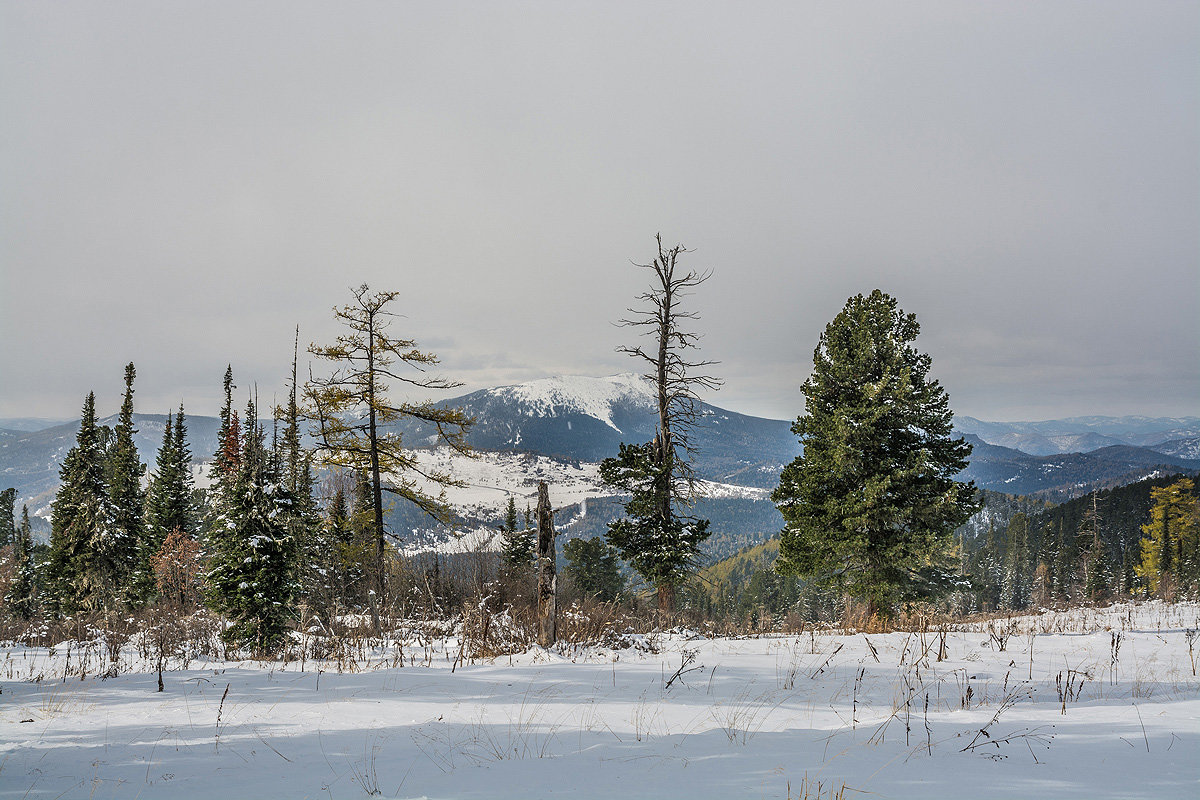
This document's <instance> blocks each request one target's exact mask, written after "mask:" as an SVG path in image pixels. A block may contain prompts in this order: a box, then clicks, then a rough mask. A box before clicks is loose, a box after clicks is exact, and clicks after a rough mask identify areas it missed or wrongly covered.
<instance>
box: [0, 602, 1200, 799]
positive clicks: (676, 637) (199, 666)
mask: <svg viewBox="0 0 1200 800" xmlns="http://www.w3.org/2000/svg"><path fill="white" fill-rule="evenodd" d="M993 624H994V625H996V626H998V627H997V628H995V630H997V631H1000V632H1003V631H1005V630H1008V629H1009V626H1011V628H1012V634H1011V636H1010V637H1009V638H1008V639H1007V641H1006V643H1005V644H1006V648H1005V649H1004V650H1001V649H1000V648H999V645H998V643H997V641H996V639H995V638H994V637H992V636H991V635H989V632H988V630H987V628H986V626H985V624H984V623H973V624H971V625H969V626H959V627H958V628H957V629H956V630H953V631H950V632H948V633H947V637H946V645H947V650H948V657H947V658H946V659H945V660H943V661H937V660H936V650H937V638H938V637H937V633H936V631H935V632H933V633H929V634H926V635H925V636H921V635H920V634H916V633H890V634H870V635H864V634H862V633H846V632H832V631H813V632H811V633H805V634H803V635H800V636H795V635H791V636H763V637H760V638H741V639H724V638H714V639H708V638H704V637H701V636H698V635H696V634H693V633H690V632H686V631H684V632H675V633H670V634H663V633H646V634H642V635H639V636H628V637H626V638H625V640H624V642H622V643H621V648H620V649H609V648H600V647H587V648H585V647H570V646H564V647H562V648H560V649H558V650H553V651H546V650H542V649H540V648H534V649H532V650H529V651H527V652H524V653H520V654H516V655H513V656H511V657H510V656H503V657H500V658H496V659H494V660H482V661H478V662H474V663H466V664H462V663H457V664H456V663H455V661H457V653H458V642H457V639H456V638H455V637H454V635H453V634H452V633H448V634H446V635H444V636H441V637H434V638H433V640H432V643H427V644H424V645H423V644H421V643H418V641H417V640H416V639H414V640H413V641H410V642H409V643H408V644H407V645H406V646H405V647H404V648H403V650H401V651H397V650H396V649H395V648H394V647H393V648H376V649H374V650H367V651H366V652H364V653H363V654H361V655H360V656H359V657H358V658H356V659H351V660H343V661H342V662H340V663H339V662H314V661H311V660H310V661H307V662H306V663H304V664H301V663H298V662H295V661H293V662H291V663H288V664H283V663H278V662H276V663H259V662H250V661H244V662H218V661H210V662H205V661H198V660H193V661H191V663H189V664H188V665H187V666H186V668H182V667H183V665H181V664H176V665H174V666H175V667H178V668H177V669H176V670H175V671H172V672H168V673H167V674H166V675H165V676H164V680H165V683H166V691H165V692H164V693H162V694H159V693H157V692H156V691H155V687H156V676H155V675H154V673H153V672H152V669H151V665H150V664H149V663H144V662H142V661H140V660H139V659H138V658H137V656H136V655H135V653H134V651H133V649H132V648H127V649H126V650H125V651H124V652H123V653H122V655H121V660H120V663H119V664H118V670H117V671H118V672H119V673H120V674H115V675H110V677H108V678H107V679H105V678H101V677H93V676H91V675H90V674H89V677H86V678H84V679H83V680H80V679H79V678H78V677H77V676H76V675H75V674H74V673H73V676H72V677H71V678H70V679H69V680H65V681H64V680H63V679H62V677H61V676H62V673H63V671H64V667H65V660H66V659H67V658H74V659H75V660H74V661H73V662H72V663H73V664H78V663H79V658H80V652H79V650H78V649H76V650H75V651H74V652H73V653H72V654H71V655H70V656H68V651H67V648H66V645H65V644H64V645H60V646H59V647H57V648H55V650H54V651H53V652H51V651H49V650H47V649H44V648H26V647H21V646H8V647H5V648H0V689H2V691H3V704H0V797H29V798H54V797H95V798H111V797H141V798H147V799H151V798H171V800H188V798H207V797H213V796H217V795H220V796H227V797H255V798H264V799H267V798H317V797H324V798H355V797H365V796H368V794H370V793H374V792H376V791H378V792H379V794H380V796H383V797H393V798H418V797H425V798H543V797H572V798H611V797H627V798H670V797H688V798H715V797H728V798H743V797H755V798H783V797H788V796H791V797H801V796H804V795H803V794H802V791H801V785H802V782H803V781H804V780H805V779H807V780H808V781H809V782H810V783H809V791H810V794H809V795H808V796H809V797H815V796H816V792H815V788H816V786H815V784H816V783H817V782H820V783H821V784H822V785H823V787H825V792H826V793H825V794H822V795H821V797H823V798H824V797H829V796H831V795H830V794H829V792H830V790H837V789H840V788H841V787H842V786H843V784H844V785H845V786H846V788H847V791H846V796H847V797H856V796H860V795H859V794H858V793H864V794H863V795H862V796H872V797H880V798H932V799H934V800H936V799H937V798H957V797H967V796H970V797H988V798H1006V797H1011V798H1028V797H1056V798H1116V797H1121V798H1138V797H1146V798H1150V797H1153V798H1184V797H1188V798H1190V797H1195V796H1197V790H1198V788H1200V761H1198V759H1197V754H1198V752H1200V683H1198V680H1197V678H1196V677H1195V675H1194V670H1193V666H1192V663H1191V661H1190V658H1189V646H1188V645H1189V642H1188V633H1187V632H1186V631H1187V630H1188V629H1192V630H1194V629H1195V628H1196V627H1198V626H1200V606H1197V605H1196V604H1182V605H1163V604H1158V603H1147V604H1141V605H1125V606H1118V607H1114V608H1112V609H1107V610H1077V611H1074V612H1070V613H1049V614H1044V615H1041V616H1036V617H1026V618H1018V619H1014V620H1007V619H1002V620H997V621H996V622H995V623H993ZM1117 634H1120V636H1121V639H1120V640H1119V648H1118V649H1117V651H1116V652H1117V657H1116V658H1115V659H1114V658H1113V657H1112V656H1113V649H1114V637H1115V636H1116V635H1117ZM423 641H426V642H429V640H428V639H425V640H423ZM102 652H103V650H102V648H97V649H96V650H95V656H94V658H95V659H96V660H97V661H99V659H101V658H103V656H102ZM1193 654H1194V653H1193ZM876 658H877V659H878V660H876ZM400 663H403V664H404V665H405V666H403V667H400V666H398V665H399V664H400ZM102 666H103V665H102V664H100V663H96V664H95V665H94V668H93V670H92V672H95V671H99V670H100V669H101V668H102ZM681 666H684V667H686V668H688V669H691V671H689V672H686V673H684V674H683V675H682V676H681V677H680V678H679V679H678V680H676V681H675V682H674V683H672V684H671V685H670V686H669V687H668V686H667V683H668V681H669V679H670V677H671V676H672V675H673V674H674V673H675V672H676V670H678V669H679V668H680V667H681ZM339 670H340V671H339ZM1066 681H1070V682H1071V690H1072V693H1073V694H1074V690H1075V689H1078V696H1077V697H1073V699H1068V700H1067V701H1066V703H1065V713H1064V703H1063V702H1062V701H1061V700H1060V692H1059V689H1060V688H1061V687H1063V686H1064V683H1065V682H1066ZM1080 682H1082V686H1080ZM968 687H969V689H970V692H969V695H970V700H969V701H966V700H965V699H964V698H965V697H966V696H967V695H968V691H967V690H968ZM926 697H928V711H926V705H925V704H926ZM1006 698H1007V699H1006ZM993 720H994V721H993ZM989 723H990V724H989ZM981 729H984V730H986V731H987V733H986V734H979V731H980V730H981ZM973 740H974V741H976V742H983V745H982V746H978V747H976V748H974V749H966V748H968V746H969V745H970V743H971V742H972V741H973Z"/></svg>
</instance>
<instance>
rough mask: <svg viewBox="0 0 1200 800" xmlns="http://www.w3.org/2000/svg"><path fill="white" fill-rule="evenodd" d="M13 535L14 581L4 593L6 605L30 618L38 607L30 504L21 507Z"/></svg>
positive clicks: (19, 615)
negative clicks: (19, 521) (19, 517)
mask: <svg viewBox="0 0 1200 800" xmlns="http://www.w3.org/2000/svg"><path fill="white" fill-rule="evenodd" d="M15 531H16V532H15V535H14V537H13V542H12V547H13V560H14V562H15V565H14V567H15V568H14V574H13V582H12V583H11V584H10V585H9V587H8V591H7V592H6V593H5V595H4V605H5V607H7V608H8V609H9V610H11V611H12V613H13V614H15V615H16V616H17V617H19V618H20V619H25V620H28V619H29V618H31V617H32V616H33V612H34V609H35V608H36V607H37V586H38V576H37V564H36V562H35V561H34V559H33V526H32V525H30V523H29V506H22V507H21V524H20V525H19V526H17V527H16V529H15Z"/></svg>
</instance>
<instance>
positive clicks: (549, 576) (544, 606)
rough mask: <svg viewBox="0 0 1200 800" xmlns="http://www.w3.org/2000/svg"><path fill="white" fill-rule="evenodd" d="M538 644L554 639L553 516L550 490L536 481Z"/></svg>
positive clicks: (555, 608)
mask: <svg viewBox="0 0 1200 800" xmlns="http://www.w3.org/2000/svg"><path fill="white" fill-rule="evenodd" d="M537 526H538V561H537V563H538V590H537V600H538V644H540V645H541V646H542V647H550V646H551V645H553V644H554V642H555V641H556V640H557V638H558V609H557V604H556V598H555V591H556V588H557V587H556V584H557V575H556V569H555V564H554V515H553V512H551V510H550V490H549V489H548V488H547V486H546V482H545V481H538V505H537Z"/></svg>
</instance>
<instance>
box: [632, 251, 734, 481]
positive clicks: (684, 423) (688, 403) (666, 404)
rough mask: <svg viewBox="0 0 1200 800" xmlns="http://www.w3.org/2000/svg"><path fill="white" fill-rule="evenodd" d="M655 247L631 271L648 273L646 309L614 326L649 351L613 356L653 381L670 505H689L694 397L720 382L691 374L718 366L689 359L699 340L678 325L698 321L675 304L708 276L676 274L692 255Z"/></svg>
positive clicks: (696, 404)
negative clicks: (634, 335) (642, 339)
mask: <svg viewBox="0 0 1200 800" xmlns="http://www.w3.org/2000/svg"><path fill="white" fill-rule="evenodd" d="M654 241H655V243H656V244H657V246H658V257H657V258H655V259H654V261H653V262H651V263H649V264H638V265H636V266H638V267H639V268H641V269H645V270H650V271H651V272H652V273H653V277H652V278H651V288H650V290H649V291H647V292H644V293H642V294H640V295H638V298H637V299H638V300H640V301H641V302H643V303H645V304H646V305H647V306H648V308H644V309H636V308H630V309H627V310H628V312H629V314H630V316H629V317H627V318H625V319H622V320H620V321H619V322H618V323H617V324H618V325H621V326H623V327H631V328H637V329H640V332H641V333H642V334H643V335H644V336H647V337H649V338H650V339H651V340H652V342H653V346H652V347H651V348H650V349H649V350H647V349H646V348H644V347H641V346H637V345H635V346H632V347H631V346H625V345H622V346H621V347H618V348H617V352H619V353H625V354H626V355H630V356H633V357H634V358H638V359H640V360H642V361H644V362H646V365H647V367H648V370H647V372H646V375H645V377H646V378H647V380H650V381H653V383H654V386H655V389H656V391H657V394H658V397H657V400H658V436H657V438H658V440H659V447H660V449H661V451H662V453H663V457H664V458H666V457H670V458H671V460H672V463H673V466H674V469H673V471H672V473H673V474H672V477H671V487H672V492H671V494H672V497H671V499H673V500H674V499H686V500H687V501H688V503H689V504H690V502H691V501H692V500H693V499H694V498H695V493H696V472H695V469H694V468H693V466H692V460H693V458H694V457H695V454H696V453H695V448H694V447H693V445H692V439H691V433H692V430H693V429H694V428H695V426H696V423H697V421H698V420H699V419H700V396H699V394H698V391H699V390H702V389H706V390H708V391H716V390H718V389H720V388H721V386H722V384H723V383H724V381H722V380H721V379H720V378H717V377H715V376H713V375H709V374H706V373H703V372H701V373H699V374H696V373H694V372H693V371H694V370H704V369H707V368H708V367H711V366H713V365H715V364H717V363H719V362H717V361H707V360H704V359H699V360H689V359H688V354H689V353H690V352H692V351H697V350H698V348H699V344H700V334H697V333H692V332H691V331H687V330H684V329H683V327H682V324H684V323H687V322H691V321H694V320H698V319H699V318H700V315H699V314H698V313H697V312H695V311H684V310H683V309H682V308H681V307H680V302H681V301H682V300H683V298H685V297H688V296H689V295H691V293H692V292H691V290H692V289H694V288H696V287H697V286H699V285H700V284H702V283H704V282H705V281H706V280H708V279H709V278H710V277H712V271H711V270H709V271H706V272H696V271H695V270H681V269H680V268H679V266H678V262H679V257H680V256H681V255H683V254H684V253H689V252H691V251H690V250H688V249H687V248H686V247H684V246H683V245H681V244H677V245H675V246H674V247H670V248H665V249H664V247H663V241H662V234H661V233H657V234H655V235H654Z"/></svg>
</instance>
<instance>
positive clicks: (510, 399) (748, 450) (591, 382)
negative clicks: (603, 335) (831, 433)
mask: <svg viewBox="0 0 1200 800" xmlns="http://www.w3.org/2000/svg"><path fill="white" fill-rule="evenodd" d="M441 405H444V406H446V407H455V408H460V409H462V410H463V411H465V412H466V413H467V414H468V415H470V416H472V417H474V418H475V424H474V426H472V428H471V431H470V433H469V434H468V441H469V442H470V443H471V446H472V447H475V448H476V449H479V450H485V451H514V452H527V453H539V454H541V455H546V456H550V457H552V458H556V459H560V460H564V461H592V462H598V461H600V460H601V459H604V458H608V457H609V456H612V455H614V454H615V453H616V452H617V447H618V445H620V444H621V443H625V444H633V443H641V442H648V441H650V440H651V439H652V438H653V437H654V431H655V428H656V425H657V422H658V417H657V414H656V411H655V409H656V403H655V397H654V393H653V390H652V387H651V384H650V383H649V382H647V381H646V380H645V379H644V378H642V377H641V376H638V375H632V374H623V375H612V376H609V377H606V378H590V377H580V376H558V377H554V378H545V379H541V380H536V381H530V382H528V383H521V384H516V385H513V386H499V387H495V388H492V389H483V390H480V391H478V392H472V393H471V394H467V395H463V396H462V397H456V398H453V399H450V400H447V401H445V402H444V403H442V404H441ZM700 413H701V415H702V419H701V420H700V421H699V424H698V425H697V426H696V429H695V431H694V433H693V437H692V438H693V443H694V444H695V445H696V449H697V451H698V462H697V465H696V466H697V471H698V472H699V473H700V475H701V477H704V478H707V479H710V480H713V481H717V482H719V483H733V484H739V485H747V486H756V487H760V488H763V487H768V486H773V485H774V482H775V481H776V479H777V478H778V474H779V470H780V469H782V467H783V465H784V464H786V463H788V462H790V461H791V460H792V459H793V458H795V457H796V456H797V455H799V453H800V446H799V444H798V443H797V441H796V437H795V436H794V435H793V434H792V432H791V423H790V422H787V421H784V420H774V419H763V418H761V417H751V416H747V415H745V414H738V413H736V412H733V411H727V410H725V409H723V408H718V407H717V406H712V405H709V404H707V403H702V404H701V406H700ZM397 427H398V428H399V430H400V431H402V433H403V434H404V440H405V441H407V442H409V443H411V444H413V445H414V446H418V447H420V446H429V445H433V444H434V443H435V442H436V430H434V429H433V428H432V427H431V426H429V425H426V424H421V423H402V424H400V425H398V426H397Z"/></svg>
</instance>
